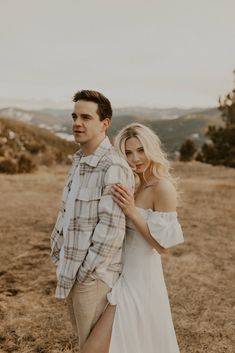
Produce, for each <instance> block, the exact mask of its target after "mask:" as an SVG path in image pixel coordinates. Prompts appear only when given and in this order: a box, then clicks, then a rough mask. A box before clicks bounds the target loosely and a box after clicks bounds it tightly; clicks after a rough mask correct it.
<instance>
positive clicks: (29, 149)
mask: <svg viewBox="0 0 235 353" xmlns="http://www.w3.org/2000/svg"><path fill="white" fill-rule="evenodd" d="M76 149H77V146H76V145H75V144H74V143H72V142H68V141H66V140H63V139H61V138H59V137H57V136H55V134H53V133H51V132H49V131H48V130H46V129H43V128H39V127H38V126H34V125H30V124H27V123H24V122H22V121H17V120H13V119H9V118H7V119H4V118H0V172H9V173H16V172H30V171H32V170H34V169H36V168H37V166H38V165H47V166H49V165H52V164H54V163H60V164H64V163H67V162H69V158H70V157H71V154H73V153H74V151H75V150H76Z"/></svg>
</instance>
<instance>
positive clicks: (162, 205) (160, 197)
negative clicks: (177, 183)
mask: <svg viewBox="0 0 235 353" xmlns="http://www.w3.org/2000/svg"><path fill="white" fill-rule="evenodd" d="M152 192H153V198H154V205H155V209H156V211H162V212H164V211H166V212H169V211H175V209H176V205H177V192H176V189H175V187H174V185H173V184H172V182H171V181H170V180H168V179H160V180H159V181H158V183H156V184H154V185H153V186H152Z"/></svg>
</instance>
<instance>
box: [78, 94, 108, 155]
mask: <svg viewBox="0 0 235 353" xmlns="http://www.w3.org/2000/svg"><path fill="white" fill-rule="evenodd" d="M97 110H98V104H96V103H94V102H87V101H83V100H79V101H77V102H76V103H75V104H74V109H73V113H72V119H73V134H74V138H75V141H76V142H77V143H79V144H80V145H81V147H83V146H84V147H86V148H88V149H89V147H92V146H96V145H97V144H98V143H99V142H100V141H101V140H102V138H103V137H104V136H105V130H106V129H107V127H108V125H109V119H104V120H103V121H100V118H99V115H98V113H97Z"/></svg>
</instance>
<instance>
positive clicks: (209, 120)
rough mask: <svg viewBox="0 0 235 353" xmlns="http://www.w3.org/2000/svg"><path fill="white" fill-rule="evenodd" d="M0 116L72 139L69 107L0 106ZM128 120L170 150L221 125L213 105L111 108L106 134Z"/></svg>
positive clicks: (201, 139) (112, 133)
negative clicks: (143, 127)
mask: <svg viewBox="0 0 235 353" xmlns="http://www.w3.org/2000/svg"><path fill="white" fill-rule="evenodd" d="M1 116H4V117H12V118H15V119H17V120H20V121H24V122H28V123H31V124H34V125H38V126H39V127H44V128H46V129H48V130H50V131H52V132H54V133H56V134H57V135H58V136H60V137H62V138H65V139H68V140H69V139H70V140H71V139H73V137H72V136H71V133H72V130H71V111H70V110H66V109H63V110H60V109H43V110H23V109H18V108H14V107H10V108H5V109H0V117H1ZM132 122H139V123H143V124H146V125H148V126H149V127H151V128H152V129H153V130H154V131H155V132H156V133H157V134H158V135H159V137H160V138H161V140H162V142H163V144H164V145H165V147H166V149H167V151H169V152H170V153H172V152H174V151H176V150H179V148H180V146H181V144H182V143H183V141H184V140H185V139H186V138H192V139H193V140H194V141H195V143H196V144H197V145H198V146H200V145H201V144H202V143H203V142H204V141H205V139H206V137H205V132H206V129H207V127H208V125H222V124H223V122H222V120H221V113H220V111H219V110H218V109H217V108H208V109H199V108H190V109H183V108H177V107H176V108H142V107H127V108H115V109H114V116H113V119H112V124H111V126H110V128H109V136H110V137H111V138H113V136H115V135H116V134H117V132H118V131H120V129H122V128H123V127H124V126H126V125H128V124H130V123H132Z"/></svg>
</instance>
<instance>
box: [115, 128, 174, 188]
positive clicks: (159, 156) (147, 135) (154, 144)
mask: <svg viewBox="0 0 235 353" xmlns="http://www.w3.org/2000/svg"><path fill="white" fill-rule="evenodd" d="M131 137H136V138H138V140H139V141H140V142H141V144H142V146H143V148H144V153H145V154H146V157H147V158H148V159H149V161H150V175H153V176H155V177H156V178H157V179H163V178H166V179H168V180H170V181H171V182H172V183H173V185H174V186H176V179H175V178H173V176H172V175H171V173H170V169H171V167H170V162H169V160H168V159H167V155H166V152H164V150H163V149H162V146H161V141H160V139H159V137H158V136H157V135H156V134H155V133H154V132H153V131H152V130H151V129H150V128H149V127H147V126H145V125H142V124H139V123H132V124H130V125H127V126H126V127H125V128H123V129H122V130H121V131H120V132H119V133H118V134H117V136H116V137H115V139H114V146H115V148H116V149H117V151H118V152H119V153H120V154H121V156H122V157H123V158H124V159H126V160H127V157H126V153H125V144H126V141H127V140H128V139H129V138H131ZM133 172H134V176H135V182H136V188H138V186H139V184H140V179H139V177H138V175H137V174H136V173H135V171H134V170H133ZM145 180H146V179H145ZM146 181H147V180H146Z"/></svg>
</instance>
